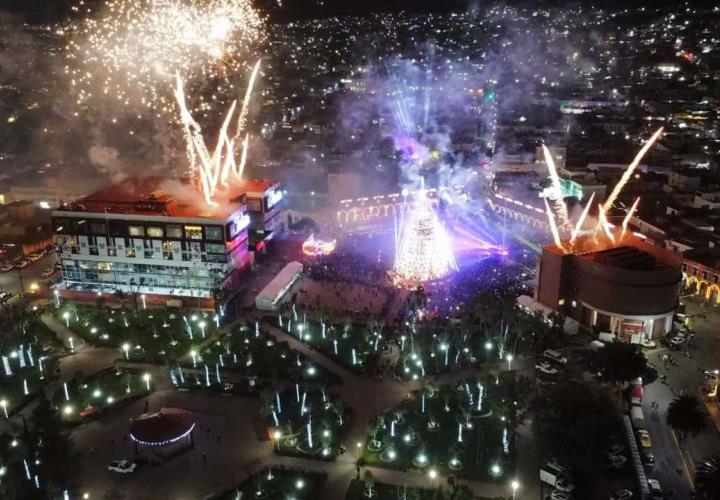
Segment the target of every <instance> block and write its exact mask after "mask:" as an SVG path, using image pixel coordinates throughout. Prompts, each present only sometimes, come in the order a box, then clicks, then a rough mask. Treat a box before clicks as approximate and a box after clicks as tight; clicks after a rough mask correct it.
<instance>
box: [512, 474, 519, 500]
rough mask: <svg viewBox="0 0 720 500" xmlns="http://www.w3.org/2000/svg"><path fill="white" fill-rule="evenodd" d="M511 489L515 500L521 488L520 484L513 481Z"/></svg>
mask: <svg viewBox="0 0 720 500" xmlns="http://www.w3.org/2000/svg"><path fill="white" fill-rule="evenodd" d="M510 487H511V488H512V492H513V496H512V497H513V500H515V494H516V493H517V490H518V488H519V487H520V483H518V482H517V480H515V479H513V482H512V483H510Z"/></svg>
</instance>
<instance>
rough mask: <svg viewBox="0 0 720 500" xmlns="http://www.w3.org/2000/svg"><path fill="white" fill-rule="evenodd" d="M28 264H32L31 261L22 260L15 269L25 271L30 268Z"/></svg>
mask: <svg viewBox="0 0 720 500" xmlns="http://www.w3.org/2000/svg"><path fill="white" fill-rule="evenodd" d="M28 264H30V261H29V260H21V261H19V262H18V263H17V264H15V267H16V268H17V269H24V268H26V267H27V266H28Z"/></svg>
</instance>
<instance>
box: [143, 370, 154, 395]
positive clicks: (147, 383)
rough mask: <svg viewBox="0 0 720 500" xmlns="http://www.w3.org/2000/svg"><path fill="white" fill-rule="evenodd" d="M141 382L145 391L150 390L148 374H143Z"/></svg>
mask: <svg viewBox="0 0 720 500" xmlns="http://www.w3.org/2000/svg"><path fill="white" fill-rule="evenodd" d="M142 378H143V380H144V381H145V387H147V390H148V391H149V390H150V379H151V378H152V377H151V376H150V374H149V373H145V374H143V376H142Z"/></svg>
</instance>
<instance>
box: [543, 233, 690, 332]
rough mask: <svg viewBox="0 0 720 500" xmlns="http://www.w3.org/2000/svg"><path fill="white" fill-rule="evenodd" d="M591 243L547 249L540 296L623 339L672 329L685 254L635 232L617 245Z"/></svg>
mask: <svg viewBox="0 0 720 500" xmlns="http://www.w3.org/2000/svg"><path fill="white" fill-rule="evenodd" d="M588 246H589V247H590V248H588V249H587V250H586V251H583V252H563V251H561V250H559V249H558V248H557V247H556V246H555V245H549V246H547V247H545V248H544V249H543V251H542V254H541V257H540V259H539V260H538V271H537V285H536V289H535V297H534V298H535V300H536V301H538V302H540V303H541V304H543V305H545V306H547V307H550V308H552V309H554V310H557V311H560V312H562V313H564V314H566V315H567V316H569V317H571V318H573V319H576V320H577V321H579V322H580V324H581V325H583V326H585V327H587V328H590V329H592V330H594V331H596V332H612V333H614V334H616V335H617V337H618V338H619V339H621V340H626V341H632V342H636V343H637V342H639V341H640V340H641V339H653V338H658V337H660V336H662V335H665V334H667V333H669V332H670V331H671V329H672V319H673V315H674V313H675V310H676V308H677V304H678V298H679V292H680V287H681V284H682V270H681V261H680V257H679V256H678V255H676V254H674V253H672V252H670V251H668V250H665V249H662V248H659V247H655V246H653V245H650V244H648V243H646V242H644V241H642V240H641V239H639V238H636V237H632V236H626V237H624V238H623V241H622V244H620V245H617V246H608V247H600V248H598V247H597V244H594V243H593V244H588Z"/></svg>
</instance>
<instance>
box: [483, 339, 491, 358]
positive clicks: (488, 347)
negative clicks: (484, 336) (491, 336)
mask: <svg viewBox="0 0 720 500" xmlns="http://www.w3.org/2000/svg"><path fill="white" fill-rule="evenodd" d="M492 348H493V345H492V342H490V341H489V340H488V341H487V342H485V350H486V351H487V357H488V359H490V352H491V351H492Z"/></svg>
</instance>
